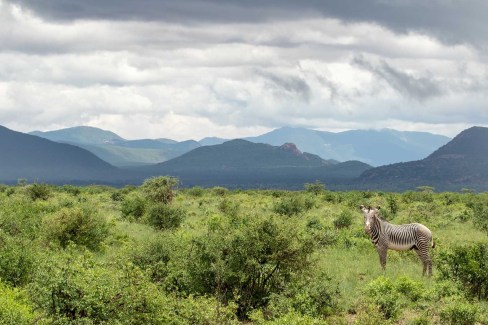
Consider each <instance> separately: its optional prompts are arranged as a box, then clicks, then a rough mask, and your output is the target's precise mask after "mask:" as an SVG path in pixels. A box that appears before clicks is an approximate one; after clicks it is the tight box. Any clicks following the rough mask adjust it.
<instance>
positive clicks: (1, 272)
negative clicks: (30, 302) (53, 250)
mask: <svg viewBox="0 0 488 325" xmlns="http://www.w3.org/2000/svg"><path fill="white" fill-rule="evenodd" d="M33 266H34V254H33V252H32V243H31V242H28V241H27V240H25V239H23V238H18V237H11V236H8V235H7V234H5V233H4V232H3V231H1V230H0V279H1V280H3V281H4V282H6V283H8V284H10V285H12V286H22V285H25V284H26V283H27V282H28V280H29V277H30V275H31V271H32V267H33Z"/></svg>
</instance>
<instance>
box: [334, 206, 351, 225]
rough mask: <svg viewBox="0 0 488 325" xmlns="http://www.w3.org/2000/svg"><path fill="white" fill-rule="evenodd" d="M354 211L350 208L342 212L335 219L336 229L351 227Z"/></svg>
mask: <svg viewBox="0 0 488 325" xmlns="http://www.w3.org/2000/svg"><path fill="white" fill-rule="evenodd" d="M352 219H353V216H352V212H351V211H350V210H343V211H342V212H341V214H340V215H339V216H338V217H337V218H335V219H334V227H335V228H336V229H343V228H349V227H350V226H351V225H352Z"/></svg>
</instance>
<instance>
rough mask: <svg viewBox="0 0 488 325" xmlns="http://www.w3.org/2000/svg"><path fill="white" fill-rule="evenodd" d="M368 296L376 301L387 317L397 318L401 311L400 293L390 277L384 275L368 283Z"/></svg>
mask: <svg viewBox="0 0 488 325" xmlns="http://www.w3.org/2000/svg"><path fill="white" fill-rule="evenodd" d="M366 293H367V296H368V298H369V299H370V300H371V301H372V302H373V303H375V304H376V305H377V306H378V307H379V310H380V312H381V313H382V314H383V316H384V318H386V319H395V318H396V317H397V316H398V312H399V311H400V297H401V296H400V294H399V293H398V291H396V290H395V287H394V284H393V283H392V282H391V280H390V279H388V278H385V277H383V276H381V277H379V278H377V279H376V280H373V281H371V282H370V283H368V286H367V287H366Z"/></svg>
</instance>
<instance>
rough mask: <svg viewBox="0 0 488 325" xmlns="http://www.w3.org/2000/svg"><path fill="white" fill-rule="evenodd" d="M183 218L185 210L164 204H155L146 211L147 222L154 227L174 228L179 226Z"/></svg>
mask: <svg viewBox="0 0 488 325" xmlns="http://www.w3.org/2000/svg"><path fill="white" fill-rule="evenodd" d="M184 218H185V212H184V211H183V210H182V209H180V208H175V207H172V206H169V205H166V204H162V203H160V204H155V205H153V206H151V207H150V209H149V211H148V213H147V222H148V224H149V225H151V226H152V227H154V228H156V229H160V230H167V229H175V228H178V227H179V226H180V224H181V223H182V222H183V219H184Z"/></svg>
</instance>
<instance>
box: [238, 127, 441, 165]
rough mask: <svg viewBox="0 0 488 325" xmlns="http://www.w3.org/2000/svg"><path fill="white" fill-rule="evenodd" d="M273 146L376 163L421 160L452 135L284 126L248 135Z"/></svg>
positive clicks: (255, 140) (250, 139)
mask: <svg viewBox="0 0 488 325" xmlns="http://www.w3.org/2000/svg"><path fill="white" fill-rule="evenodd" d="M246 140H249V141H253V142H263V143H269V144H272V145H279V144H280V143H285V142H293V143H295V144H296V145H297V146H298V147H299V148H300V149H302V150H303V151H307V152H310V153H313V154H316V155H319V156H320V157H323V158H327V159H335V160H338V161H347V160H359V161H362V162H365V163H367V164H370V165H373V166H381V165H386V164H391V163H396V162H403V161H411V160H418V159H422V158H425V157H427V156H428V155H429V154H430V153H432V152H433V151H434V150H436V149H437V148H439V147H440V146H442V145H444V144H446V143H447V142H448V141H449V140H450V138H448V137H446V136H442V135H436V134H432V133H427V132H411V131H397V130H392V129H382V130H351V131H344V132H337V133H334V132H325V131H317V130H310V129H304V128H291V127H284V128H280V129H276V130H273V131H271V132H269V133H266V134H263V135H260V136H258V137H252V138H246Z"/></svg>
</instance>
